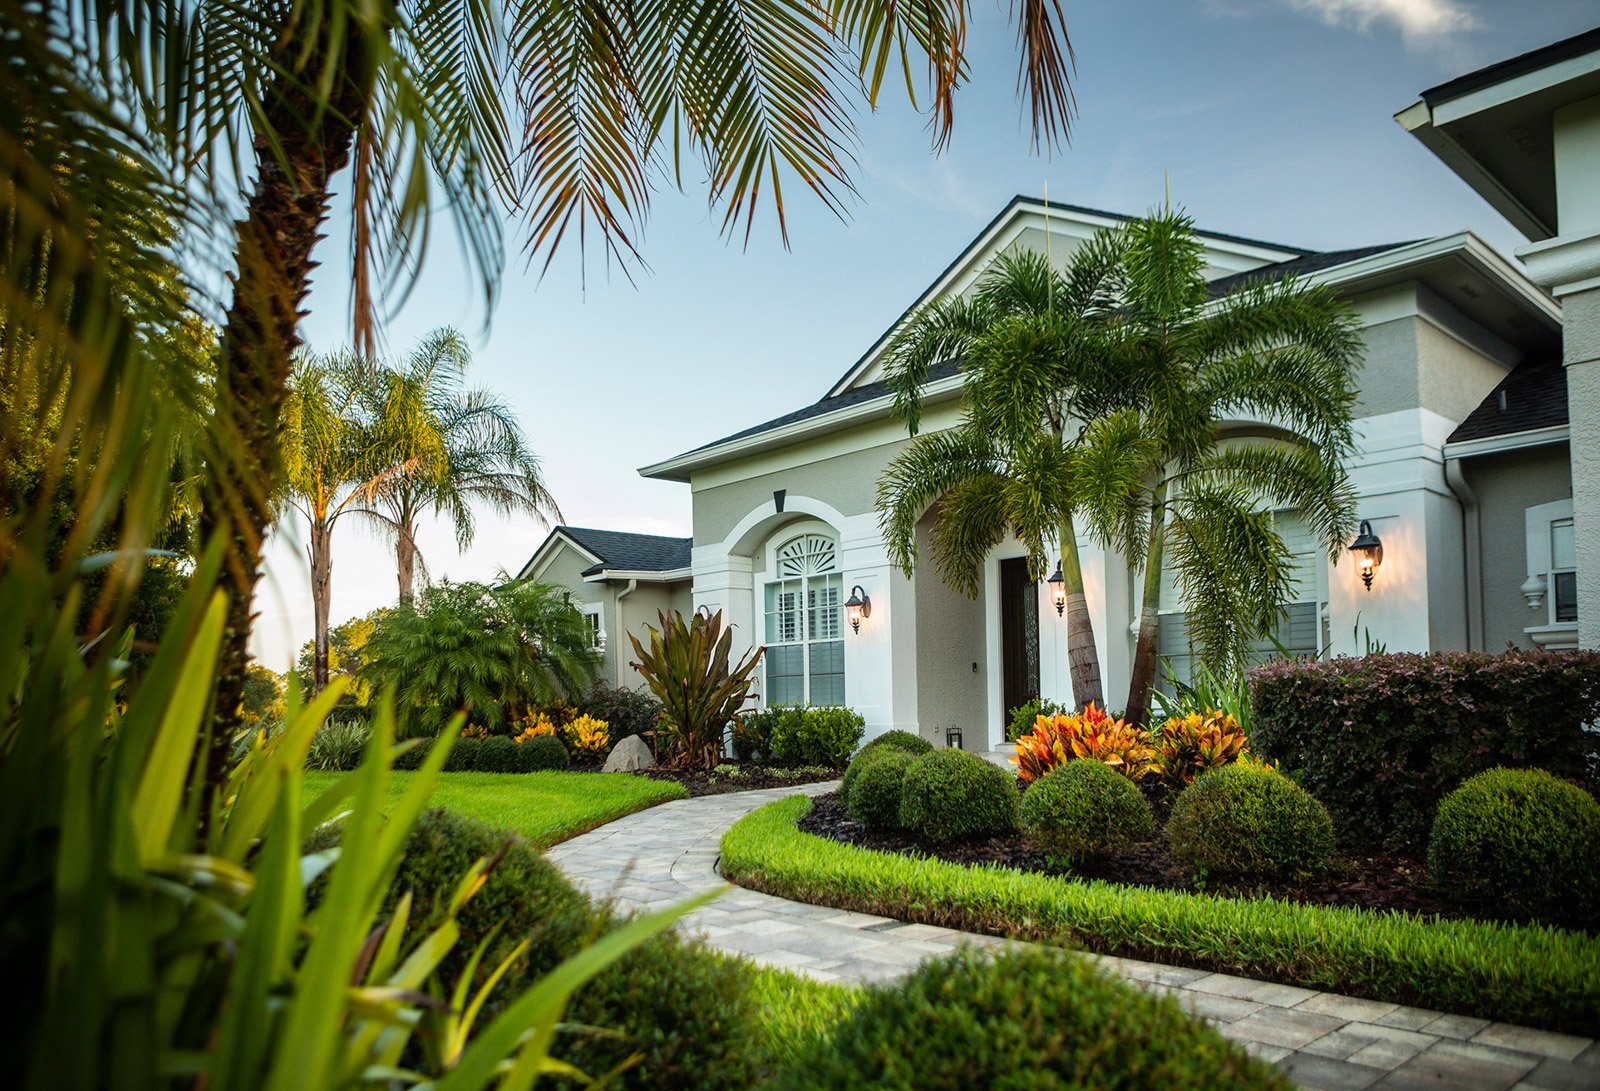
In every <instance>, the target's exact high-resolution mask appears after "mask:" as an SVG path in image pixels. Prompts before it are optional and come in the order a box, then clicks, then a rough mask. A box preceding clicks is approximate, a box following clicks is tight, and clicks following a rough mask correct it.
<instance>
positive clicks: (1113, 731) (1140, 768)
mask: <svg viewBox="0 0 1600 1091" xmlns="http://www.w3.org/2000/svg"><path fill="white" fill-rule="evenodd" d="M1015 747H1016V752H1015V753H1014V754H1013V755H1012V756H1011V758H1010V761H1011V764H1013V765H1015V766H1016V767H1017V779H1018V780H1020V781H1021V782H1022V783H1024V784H1031V783H1032V782H1033V781H1035V780H1038V779H1039V778H1040V777H1042V776H1044V775H1045V774H1046V773H1048V772H1049V771H1050V770H1052V769H1054V768H1056V767H1057V766H1060V765H1065V764H1066V763H1067V762H1070V761H1074V760H1076V759H1078V758H1092V759H1093V760H1095V761H1101V762H1104V763H1105V764H1107V765H1109V766H1110V767H1111V768H1112V769H1114V770H1116V771H1117V772H1118V773H1120V774H1122V775H1123V776H1125V777H1127V778H1128V779H1129V780H1141V779H1143V778H1144V777H1146V776H1148V775H1149V774H1151V773H1153V772H1155V771H1157V770H1158V769H1159V768H1160V764H1159V762H1160V759H1159V757H1158V755H1157V753H1156V750H1155V747H1154V746H1153V745H1152V740H1151V736H1150V732H1148V731H1146V730H1145V729H1144V728H1142V727H1137V726H1135V725H1133V724H1130V723H1128V722H1127V721H1125V720H1123V719H1121V718H1119V717H1114V716H1111V715H1110V714H1109V713H1107V712H1106V711H1104V710H1103V709H1100V708H1096V707H1095V706H1094V705H1090V706H1089V707H1087V708H1085V709H1084V710H1083V711H1082V712H1075V713H1067V714H1061V713H1058V714H1057V715H1055V716H1040V717H1039V718H1038V719H1037V720H1035V721H1034V726H1033V731H1032V732H1031V733H1029V734H1027V735H1021V736H1019V737H1018V738H1017V740H1016V743H1015Z"/></svg>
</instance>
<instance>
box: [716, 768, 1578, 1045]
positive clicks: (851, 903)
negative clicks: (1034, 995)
mask: <svg viewBox="0 0 1600 1091" xmlns="http://www.w3.org/2000/svg"><path fill="white" fill-rule="evenodd" d="M810 806H811V803H810V801H809V800H808V799H805V798H804V797H798V796H797V797H793V798H790V799H784V800H779V801H778V802H777V803H773V804H769V805H768V806H766V807H763V808H761V809H760V810H758V811H755V812H753V813H751V814H750V815H748V816H746V817H745V818H743V819H741V820H740V821H739V822H738V823H737V824H736V825H735V826H734V827H733V828H732V829H731V830H729V831H728V833H727V834H726V835H724V837H723V838H722V871H723V874H724V875H726V876H728V877H729V878H730V879H734V880H736V881H737V882H739V883H740V884H742V885H744V886H747V887H751V888H753V889H755V890H761V891H765V892H767V893H769V894H775V895H778V896H780V897H785V898H793V899H795V900H797V901H803V902H810V903H813V904H817V905H827V906H834V907H837V908H840V909H850V910H856V911H859V912H866V913H878V914H883V915H886V916H893V917H898V918H900V919H902V920H910V921H916V922H919V923H925V924H935V925H944V926H947V927H953V928H962V929H966V930H968V931H974V932H986V933H991V934H994V935H1007V936H1017V937H1021V938H1028V939H1044V940H1051V941H1054V942H1058V943H1063V944H1066V945H1072V946H1081V947H1085V948H1088V949H1090V950H1094V951H1101V952H1105V953H1107V954H1114V955H1122V956H1127V957H1131V958H1143V959H1149V960H1152V961H1155V962H1165V963H1168V964H1171V965H1182V966H1194V967H1199V968H1202V969H1208V970H1219V971H1223V972H1226V973H1235V974H1242V975H1245V976H1249V977H1256V978H1265V979H1268V980H1272V981H1280V982H1283V983H1285V984H1290V985H1298V986H1302V987H1305V988H1310V989H1321V990H1326V991H1330V992H1338V993H1345V994H1348V995H1351V996H1363V997H1368V998H1371V999H1374V1000H1381V1001H1387V1002H1390V1003H1399V1004H1415V1005H1419V1006H1422V1007H1428V1008H1436V1009H1438V1010H1440V1011H1448V1012H1458V1013H1461V1014H1465V1015H1476V1016H1480V1017H1483V1018H1487V1019H1495V1020H1503V1021H1506V1022H1512V1023H1523V1024H1528V1025H1531V1026H1538V1027H1545V1028H1548V1029H1551V1030H1560V1031H1567V1032H1570V1033H1575V1034H1587V1035H1594V1034H1597V1033H1600V941H1596V940H1595V939H1593V938H1591V937H1588V936H1585V935H1582V934H1580V933H1575V932H1565V931H1562V930H1560V929H1555V928H1547V927H1542V926H1539V925H1500V924H1487V923H1483V922H1478V921H1430V920H1422V919H1418V918H1415V917H1411V916H1408V915H1406V914H1402V913H1395V912H1374V911H1370V910H1362V909H1341V908H1326V907H1320V906H1305V905H1294V904H1290V903H1285V902H1275V901H1271V900H1268V899H1263V900H1242V899H1231V898H1224V897H1219V896H1216V895H1208V894H1186V893H1180V892H1177V891H1165V890H1143V889H1139V888H1137V887H1129V886H1121V885H1118V884H1113V883H1103V882H1082V881H1075V880H1070V879H1060V878H1054V877H1051V876H1045V875H1037V874H1032V873H1024V872H1018V871H1014V870H1011V869H1008V868H993V867H964V866H962V865H960V864H952V863H947V862H945V861H942V860H936V859H926V858H914V857H909V856H899V855H894V854H888V853H881V852H872V851H869V850H867V849H860V848H856V847H854V846H851V845H844V844H840V843H838V842H835V841H828V840H825V839H823V838H820V837H813V836H811V835H809V834H803V833H801V832H800V831H799V830H798V829H796V828H795V825H796V823H797V822H799V820H800V818H801V816H802V815H804V814H805V812H806V811H807V810H809V809H810Z"/></svg>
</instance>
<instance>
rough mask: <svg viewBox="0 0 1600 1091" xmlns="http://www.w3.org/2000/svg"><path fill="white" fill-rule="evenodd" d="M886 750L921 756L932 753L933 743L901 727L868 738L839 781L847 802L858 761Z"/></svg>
mask: <svg viewBox="0 0 1600 1091" xmlns="http://www.w3.org/2000/svg"><path fill="white" fill-rule="evenodd" d="M885 750H898V751H899V752H901V753H903V754H910V755H911V756H912V757H920V756H922V755H923V754H928V753H932V752H933V744H932V743H931V742H929V741H928V740H927V739H924V738H923V737H922V736H920V735H913V734H912V733H911V732H909V731H901V730H900V729H899V728H896V729H895V730H893V731H885V732H884V733H883V734H882V735H878V736H876V737H874V738H872V739H868V740H867V743H866V745H865V746H863V747H862V748H861V749H860V750H857V751H856V756H855V757H853V758H851V759H850V764H849V766H847V767H846V768H845V771H844V779H843V780H841V781H840V782H839V795H840V797H841V798H843V799H844V801H845V802H846V804H848V803H849V802H850V789H851V788H852V787H853V786H854V785H855V779H856V773H857V772H858V771H859V769H860V766H859V765H858V764H857V763H858V762H860V761H861V759H862V758H864V757H866V756H867V755H868V754H878V753H882V752H883V751H885Z"/></svg>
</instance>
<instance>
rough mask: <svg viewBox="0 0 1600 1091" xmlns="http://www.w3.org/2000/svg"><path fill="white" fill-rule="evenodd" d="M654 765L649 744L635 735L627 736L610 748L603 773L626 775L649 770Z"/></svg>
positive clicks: (654, 760) (654, 761)
mask: <svg viewBox="0 0 1600 1091" xmlns="http://www.w3.org/2000/svg"><path fill="white" fill-rule="evenodd" d="M655 763H656V759H655V758H653V757H651V755H650V744H649V743H647V742H645V741H644V740H643V739H641V738H640V737H639V736H637V735H629V736H628V737H627V738H626V739H623V740H622V741H621V742H619V743H618V744H617V745H616V746H613V747H612V748H611V755H610V756H609V757H608V758H606V765H605V769H604V770H603V771H604V772H607V773H626V772H630V771H632V770H634V769H649V768H650V767H651V766H653V765H655Z"/></svg>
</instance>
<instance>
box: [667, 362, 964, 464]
mask: <svg viewBox="0 0 1600 1091" xmlns="http://www.w3.org/2000/svg"><path fill="white" fill-rule="evenodd" d="M959 370H960V367H959V365H957V364H955V363H944V364H937V365H935V366H934V367H931V368H929V369H928V381H929V382H930V383H931V382H933V381H934V380H935V379H943V378H946V377H947V376H950V375H954V374H955V373H956V372H957V371H959ZM888 393H889V384H888V383H887V382H885V381H883V380H882V379H880V380H878V381H877V382H875V383H867V384H865V385H863V386H853V387H851V388H850V389H849V390H845V391H842V392H841V393H838V394H835V395H834V396H833V397H831V398H823V399H821V400H820V401H815V402H812V403H811V404H810V405H808V406H806V407H805V408H804V409H796V410H795V411H794V412H792V413H785V414H784V415H783V416H781V417H773V418H772V419H771V420H769V421H765V422H763V423H761V424H757V425H754V426H752V427H750V428H746V429H745V430H744V431H742V432H735V433H733V435H731V436H723V437H722V438H721V439H714V440H712V441H711V442H710V443H703V444H701V445H700V446H699V447H696V448H694V449H693V450H690V451H688V452H686V453H688V454H691V455H692V454H694V453H695V451H704V450H706V449H707V448H708V447H716V446H718V445H719V444H723V443H730V442H732V441H733V440H736V439H743V438H744V437H746V436H756V435H760V434H761V433H762V432H770V431H771V430H772V429H774V428H781V427H783V426H784V425H785V424H793V423H795V422H796V421H803V420H810V419H811V418H812V417H820V416H822V415H823V414H824V413H832V412H833V411H834V410H836V409H845V408H848V407H849V406H852V405H860V404H861V403H862V402H870V401H872V400H873V399H874V398H881V397H884V396H885V395H886V394H888Z"/></svg>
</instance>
